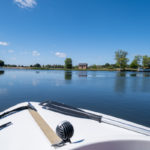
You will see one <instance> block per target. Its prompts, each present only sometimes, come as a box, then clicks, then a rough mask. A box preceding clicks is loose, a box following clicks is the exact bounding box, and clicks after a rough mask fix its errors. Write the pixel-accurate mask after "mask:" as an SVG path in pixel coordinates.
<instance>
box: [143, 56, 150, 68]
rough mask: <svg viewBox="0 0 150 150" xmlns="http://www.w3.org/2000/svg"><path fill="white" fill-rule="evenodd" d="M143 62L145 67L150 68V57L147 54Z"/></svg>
mask: <svg viewBox="0 0 150 150" xmlns="http://www.w3.org/2000/svg"><path fill="white" fill-rule="evenodd" d="M142 64H143V67H144V68H150V57H148V56H147V55H145V56H143V61H142Z"/></svg>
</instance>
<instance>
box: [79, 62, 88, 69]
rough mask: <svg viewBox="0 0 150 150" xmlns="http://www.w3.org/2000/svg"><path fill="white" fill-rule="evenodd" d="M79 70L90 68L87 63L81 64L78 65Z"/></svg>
mask: <svg viewBox="0 0 150 150" xmlns="http://www.w3.org/2000/svg"><path fill="white" fill-rule="evenodd" d="M78 68H79V69H87V68H88V64H87V63H80V64H79V65H78Z"/></svg>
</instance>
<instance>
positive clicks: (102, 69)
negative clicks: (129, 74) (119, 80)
mask: <svg viewBox="0 0 150 150" xmlns="http://www.w3.org/2000/svg"><path fill="white" fill-rule="evenodd" d="M3 68H8V69H27V70H65V71H120V69H119V68H111V69H110V68H99V69H90V68H89V69H86V70H81V69H77V68H73V69H65V68H46V67H3ZM123 71H134V72H135V71H137V69H133V68H126V69H125V70H123Z"/></svg>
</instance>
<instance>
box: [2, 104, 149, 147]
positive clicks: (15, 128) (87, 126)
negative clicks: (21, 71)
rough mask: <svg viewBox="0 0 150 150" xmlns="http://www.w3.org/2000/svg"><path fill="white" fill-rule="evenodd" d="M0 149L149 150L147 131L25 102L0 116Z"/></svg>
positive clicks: (94, 115) (114, 120) (86, 113)
mask: <svg viewBox="0 0 150 150" xmlns="http://www.w3.org/2000/svg"><path fill="white" fill-rule="evenodd" d="M0 147H1V149H2V150H20V149H21V150H27V149H28V150H33V149H36V150H49V149H60V150H67V149H76V150H89V149H94V150H141V149H144V150H149V149H150V128H148V127H144V126H142V125H138V124H135V123H132V122H129V121H125V120H122V119H119V118H115V117H112V116H108V115H105V114H101V113H97V112H93V111H89V110H83V109H79V108H74V107H71V106H67V105H64V104H60V103H57V102H52V101H47V102H42V103H38V102H30V103H27V102H25V103H20V104H18V105H15V106H13V107H11V108H9V109H7V110H5V111H4V112H1V113H0Z"/></svg>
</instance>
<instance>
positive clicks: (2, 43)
mask: <svg viewBox="0 0 150 150" xmlns="http://www.w3.org/2000/svg"><path fill="white" fill-rule="evenodd" d="M0 45H2V46H8V43H7V42H2V41H0Z"/></svg>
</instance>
